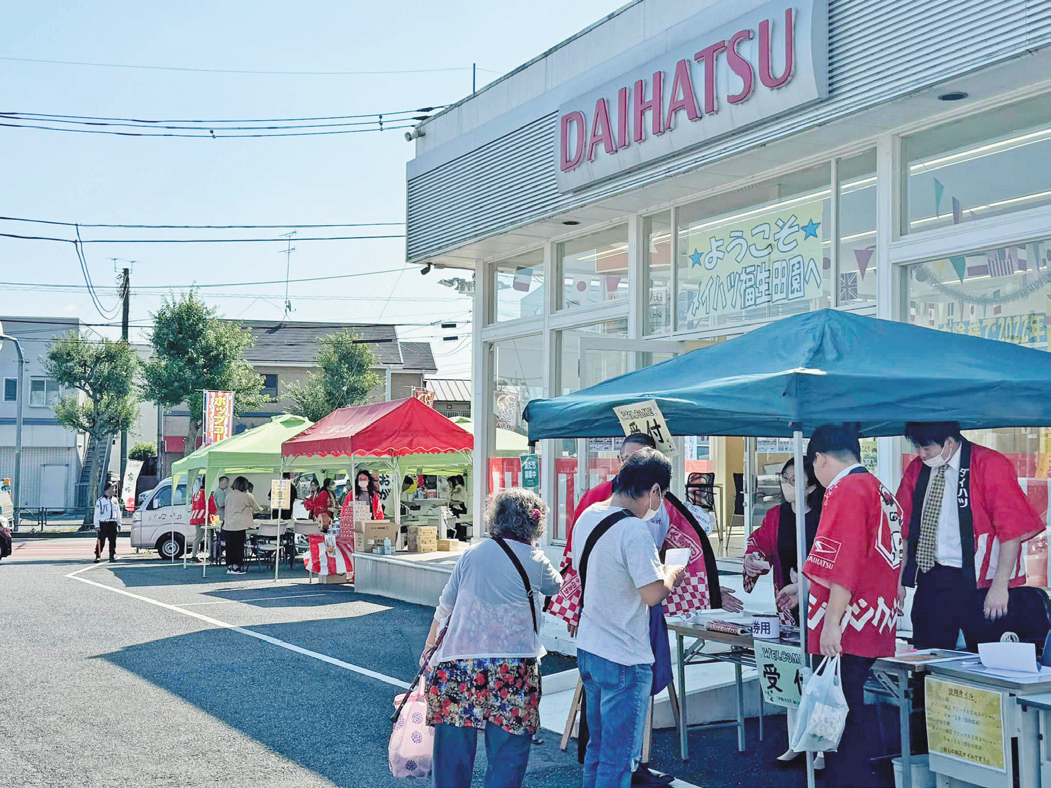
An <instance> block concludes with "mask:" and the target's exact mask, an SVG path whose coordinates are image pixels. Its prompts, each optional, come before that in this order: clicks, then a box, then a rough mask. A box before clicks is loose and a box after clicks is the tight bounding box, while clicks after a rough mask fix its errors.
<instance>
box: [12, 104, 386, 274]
mask: <svg viewBox="0 0 1051 788" xmlns="http://www.w3.org/2000/svg"><path fill="white" fill-rule="evenodd" d="M0 125H3V124H2V123H0ZM74 226H77V225H74ZM404 237H405V234H404V233H398V234H393V235H337V236H327V237H303V238H297V239H296V241H297V243H298V242H300V241H373V240H384V239H388V238H404ZM0 238H15V239H17V240H20V241H56V242H59V243H67V244H70V243H78V241H74V240H73V239H71V238H55V237H52V236H45V235H20V234H18V233H0ZM284 242H285V239H284V238H88V239H87V240H84V241H79V243H82V244H220V243H234V244H241V243H244V244H250V243H284ZM282 281H284V280H282Z"/></svg>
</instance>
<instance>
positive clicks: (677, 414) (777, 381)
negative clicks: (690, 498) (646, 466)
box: [525, 309, 1051, 440]
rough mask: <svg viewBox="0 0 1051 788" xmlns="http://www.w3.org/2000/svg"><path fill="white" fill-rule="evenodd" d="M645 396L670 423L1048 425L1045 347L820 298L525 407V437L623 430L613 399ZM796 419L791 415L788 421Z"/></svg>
mask: <svg viewBox="0 0 1051 788" xmlns="http://www.w3.org/2000/svg"><path fill="white" fill-rule="evenodd" d="M649 399H654V400H656V401H657V404H658V405H659V406H660V409H661V412H662V413H663V414H664V417H665V419H666V420H667V422H668V427H669V428H670V429H671V431H672V433H674V434H676V435H746V436H748V435H750V436H763V437H781V436H784V437H788V436H791V435H792V433H793V427H792V426H791V425H802V426H801V428H802V429H803V431H804V432H805V433H806V434H810V433H811V432H812V431H813V430H814V429H815V428H816V427H818V426H820V425H821V424H825V423H831V422H842V421H853V422H858V423H859V424H860V429H861V433H862V434H863V435H867V436H873V435H901V434H903V432H904V427H905V423H906V422H908V421H947V420H952V421H959V422H960V423H961V426H962V427H963V428H964V429H983V428H993V427H1042V426H1048V425H1051V354H1049V353H1045V352H1043V351H1040V350H1033V349H1029V348H1024V347H1020V346H1016V345H1010V344H1007V343H1004V342H997V341H995V340H989V339H981V338H978V337H970V336H962V335H957V334H950V333H946V332H942V331H935V330H933V329H928V328H922V327H920V326H913V325H909V324H905V323H894V322H890V321H887V320H877V319H875V318H869V317H862V316H860V315H855V314H851V313H849V312H840V311H837V310H832V309H825V310H821V311H818V312H810V313H807V314H803V315H798V316H795V317H790V318H786V319H784V320H780V321H778V322H776V323H772V324H770V325H768V326H764V327H763V328H759V329H756V330H755V331H752V332H750V333H747V334H744V335H743V336H740V337H737V338H735V339H731V340H729V341H727V342H724V343H721V344H718V345H713V346H711V347H705V348H701V349H699V350H695V351H693V352H692V353H688V354H686V355H683V356H679V357H678V358H674V359H671V360H670V361H665V362H663V363H661V364H655V365H654V366H651V367H647V368H645V369H641V370H638V371H637V372H632V373H629V374H627V375H621V376H620V377H617V378H613V379H611V380H607V381H605V382H603V383H600V384H598V385H597V386H592V387H591V388H587V389H583V390H581V391H578V392H576V393H573V394H568V395H566V396H562V397H556V398H553V399H547V400H533V401H532V402H530V403H529V405H528V406H527V407H526V411H525V418H526V420H528V422H529V437H530V440H538V439H541V438H572V437H578V438H584V437H602V436H612V435H622V434H623V430H622V429H621V426H620V422H619V421H618V420H617V417H616V416H615V415H614V413H613V407H614V406H615V405H625V404H629V403H632V402H638V401H640V400H649ZM797 428H798V427H797Z"/></svg>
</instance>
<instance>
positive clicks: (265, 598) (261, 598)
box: [176, 591, 328, 607]
mask: <svg viewBox="0 0 1051 788" xmlns="http://www.w3.org/2000/svg"><path fill="white" fill-rule="evenodd" d="M327 594H328V592H327V591H318V592H317V593H314V594H287V595H284V596H257V597H253V598H251V599H219V600H217V601H214V602H186V603H184V604H180V605H176V607H200V606H201V605H235V604H237V603H238V602H274V601H280V600H282V599H302V598H303V597H305V596H325V595H327Z"/></svg>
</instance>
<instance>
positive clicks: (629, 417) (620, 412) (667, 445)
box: [613, 399, 675, 455]
mask: <svg viewBox="0 0 1051 788" xmlns="http://www.w3.org/2000/svg"><path fill="white" fill-rule="evenodd" d="M613 413H614V414H616V416H617V420H618V421H620V426H621V428H622V429H623V430H624V436H625V437H627V436H628V435H632V434H634V433H636V432H641V433H643V434H645V435H649V436H650V437H651V438H653V442H654V443H656V444H657V448H658V449H659V450H660V451H662V452H664V453H665V454H669V455H670V454H674V453H675V443H674V442H673V441H672V434H671V430H670V429H668V422H667V421H665V420H664V414H663V413H661V409H660V407H659V406H658V405H657V401H656V400H652V399H648V400H646V401H645V402H636V403H634V404H632V405H615V406H614V407H613Z"/></svg>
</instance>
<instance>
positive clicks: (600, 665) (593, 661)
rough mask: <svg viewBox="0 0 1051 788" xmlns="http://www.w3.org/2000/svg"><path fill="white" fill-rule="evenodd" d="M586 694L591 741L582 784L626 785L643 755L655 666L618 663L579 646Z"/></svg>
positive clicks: (605, 787)
mask: <svg viewBox="0 0 1051 788" xmlns="http://www.w3.org/2000/svg"><path fill="white" fill-rule="evenodd" d="M577 667H578V668H579V669H580V678H581V680H582V681H583V682H584V694H585V697H586V698H587V718H588V731H589V732H590V734H591V740H590V741H589V742H588V749H587V754H586V755H585V756H584V788H628V786H630V785H631V773H632V772H633V771H635V767H636V766H638V763H639V758H640V757H641V756H642V739H643V734H644V730H645V727H646V712H647V709H648V707H649V702H650V686H651V684H652V683H653V669H652V667H651V666H650V665H620V664H618V663H616V662H610V661H609V660H608V659H603V658H602V657H598V656H596V655H594V654H589V653H588V652H586V651H582V650H580V649H577Z"/></svg>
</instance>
